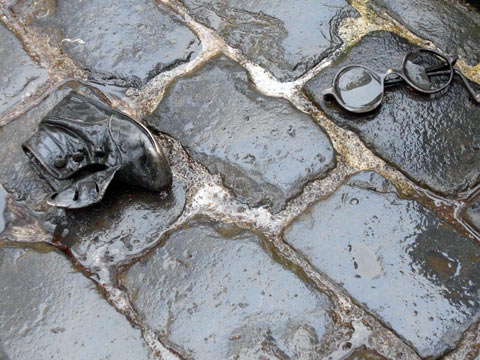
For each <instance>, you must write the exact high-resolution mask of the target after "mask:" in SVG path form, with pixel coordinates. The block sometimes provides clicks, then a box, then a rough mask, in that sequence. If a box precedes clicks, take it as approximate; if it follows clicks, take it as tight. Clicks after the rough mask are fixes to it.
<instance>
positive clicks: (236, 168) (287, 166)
mask: <svg viewBox="0 0 480 360" xmlns="http://www.w3.org/2000/svg"><path fill="white" fill-rule="evenodd" d="M147 121H148V123H149V124H150V125H151V126H153V127H154V128H156V129H158V130H160V131H165V132H167V133H169V134H171V135H173V136H174V137H176V138H178V139H179V140H180V142H181V143H182V144H183V145H184V146H185V147H186V148H187V150H188V152H189V154H190V155H191V156H192V157H193V158H194V159H195V160H197V161H199V162H201V163H202V164H204V165H205V166H206V167H207V168H208V169H209V170H210V171H211V172H214V173H220V174H221V175H222V176H223V179H224V183H225V185H226V186H227V187H229V188H231V189H233V191H234V192H235V194H236V195H237V196H238V197H239V198H240V199H241V200H242V201H246V202H247V203H248V204H250V205H252V206H259V205H267V206H269V207H271V208H272V209H273V210H274V211H278V210H280V209H281V208H282V207H283V206H284V205H285V203H286V201H287V200H288V199H289V198H291V197H292V196H294V195H296V194H298V193H299V192H300V191H301V189H302V187H303V186H304V185H305V183H306V182H308V181H310V180H312V179H315V178H318V177H319V176H322V175H324V174H325V173H326V172H327V171H328V170H329V169H330V168H332V167H333V166H334V151H333V148H332V145H331V143H330V140H329V139H328V137H327V136H326V135H325V133H324V132H323V131H322V130H321V129H320V127H318V126H317V125H316V124H315V123H314V122H313V119H312V118H311V117H310V116H308V115H306V114H304V113H301V112H300V111H298V110H296V109H294V108H293V107H292V105H291V104H290V103H289V102H287V101H286V100H283V99H278V98H272V97H267V96H264V95H262V94H260V93H258V92H257V91H255V90H253V89H251V88H250V86H249V83H248V77H247V74H246V71H245V70H244V69H243V68H242V67H241V66H240V65H238V64H236V63H235V62H233V61H231V60H229V59H227V58H225V57H219V58H216V59H214V60H212V61H211V62H209V63H207V65H205V66H204V67H203V68H202V69H201V70H199V71H198V72H196V73H194V74H193V75H191V76H189V77H185V78H182V79H180V80H177V81H176V82H175V84H174V85H173V86H172V87H171V88H170V89H169V91H168V93H167V94H166V95H165V97H164V99H163V100H162V102H161V103H160V105H159V106H158V108H157V109H156V110H155V111H154V113H153V114H152V115H151V116H150V117H148V118H147Z"/></svg>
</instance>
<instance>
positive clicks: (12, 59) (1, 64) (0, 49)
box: [0, 24, 48, 114]
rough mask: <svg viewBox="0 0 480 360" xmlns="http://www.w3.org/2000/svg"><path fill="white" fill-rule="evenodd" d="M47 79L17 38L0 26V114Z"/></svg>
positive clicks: (46, 74) (45, 73)
mask: <svg viewBox="0 0 480 360" xmlns="http://www.w3.org/2000/svg"><path fill="white" fill-rule="evenodd" d="M47 78H48V72H47V70H45V69H43V68H41V67H40V66H39V65H37V64H36V63H34V62H33V61H32V60H31V59H30V57H29V56H28V54H27V53H26V52H25V50H24V49H23V45H22V43H21V42H20V40H18V39H17V37H16V36H15V35H14V34H13V33H11V32H10V31H9V30H8V29H7V28H5V26H3V25H2V24H0V79H1V81H0V114H1V113H3V112H5V111H6V110H8V109H9V108H11V107H12V106H14V105H15V104H17V103H18V102H20V101H21V100H22V99H23V98H24V97H25V96H28V95H30V94H31V93H32V92H33V91H35V90H36V89H37V88H38V87H39V86H40V85H42V84H43V83H44V82H45V81H46V80H47Z"/></svg>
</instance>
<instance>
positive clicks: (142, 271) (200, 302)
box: [121, 219, 331, 359]
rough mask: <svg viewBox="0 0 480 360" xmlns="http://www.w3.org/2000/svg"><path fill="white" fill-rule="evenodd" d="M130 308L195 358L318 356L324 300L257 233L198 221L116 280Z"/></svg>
mask: <svg viewBox="0 0 480 360" xmlns="http://www.w3.org/2000/svg"><path fill="white" fill-rule="evenodd" d="M121 283H122V285H123V286H125V287H126V288H127V290H128V291H129V294H130V296H131V298H132V300H133V303H134V306H135V307H136V309H137V310H138V311H139V312H140V313H141V314H142V315H143V316H144V317H145V319H146V321H147V322H148V323H149V324H150V326H152V327H153V328H154V329H156V330H157V331H158V332H159V333H161V334H162V336H163V337H164V338H166V339H167V340H168V341H170V342H173V343H175V344H177V345H178V346H179V347H182V348H183V350H181V352H182V353H183V355H186V356H191V357H193V358H195V359H227V358H229V359H270V358H272V359H273V358H275V359H279V358H280V359H290V358H294V359H317V358H318V356H320V355H321V354H322V352H321V346H322V338H323V336H324V334H325V333H326V331H327V329H328V327H329V324H330V322H331V320H330V317H329V315H328V311H329V309H330V302H329V300H328V298H327V297H326V296H325V295H323V294H321V293H318V292H316V291H314V290H312V289H311V288H309V287H308V286H307V285H305V284H304V283H303V282H302V281H301V280H300V279H299V278H297V277H296V275H294V273H293V272H291V271H289V270H287V269H285V268H283V267H282V266H281V265H280V264H278V263H276V262H275V261H273V260H272V258H271V257H270V256H269V255H268V254H267V253H265V252H264V251H263V249H262V248H261V246H260V244H259V238H258V237H257V236H255V235H254V234H252V233H249V232H245V231H243V230H240V229H238V228H236V227H233V226H231V225H226V224H212V223H209V222H207V221H206V220H200V219H197V221H194V222H191V223H190V224H189V225H188V226H186V227H183V228H181V229H179V230H177V231H176V232H174V233H172V234H171V236H170V237H169V238H168V239H167V240H166V243H165V244H164V245H163V246H162V247H159V248H157V249H156V250H155V251H153V252H152V253H151V254H150V255H149V256H148V257H147V258H145V259H143V260H141V261H140V262H137V263H135V264H134V265H133V266H132V267H131V268H130V269H129V270H128V271H127V272H126V273H125V274H124V275H123V277H122V279H121Z"/></svg>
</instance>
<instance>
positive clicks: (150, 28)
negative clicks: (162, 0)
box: [13, 0, 200, 87]
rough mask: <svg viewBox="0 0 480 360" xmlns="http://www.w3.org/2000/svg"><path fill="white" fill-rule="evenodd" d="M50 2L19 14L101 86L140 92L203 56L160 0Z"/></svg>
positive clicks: (21, 9) (189, 33) (195, 41)
mask: <svg viewBox="0 0 480 360" xmlns="http://www.w3.org/2000/svg"><path fill="white" fill-rule="evenodd" d="M45 2H47V3H51V2H49V1H48V0H45V1H40V2H35V4H28V2H27V3H26V4H18V5H17V6H16V7H13V9H14V11H16V12H18V13H20V14H23V16H25V17H27V18H29V19H30V21H32V23H33V25H34V26H37V27H38V28H40V29H42V30H43V31H44V32H45V33H46V34H48V35H49V36H50V37H51V38H52V39H53V41H56V42H57V43H58V44H59V45H61V47H62V49H63V50H64V51H65V52H66V53H67V54H68V55H69V56H70V57H71V58H73V59H74V60H75V61H76V62H77V63H78V64H79V65H80V66H81V67H83V68H85V69H87V70H90V71H91V72H92V78H93V79H96V80H98V81H102V82H103V81H106V82H110V83H115V84H117V85H121V86H135V87H139V86H141V85H142V84H144V83H145V82H146V81H147V80H149V79H150V78H152V77H153V76H155V75H157V74H158V73H161V72H163V71H165V70H168V69H171V68H174V67H176V66H178V65H179V64H181V63H184V62H187V61H189V60H190V59H191V58H193V57H194V56H196V55H197V54H198V52H199V50H200V42H199V40H198V38H197V37H196V36H195V34H194V33H193V32H192V31H191V30H190V29H189V28H188V27H187V26H185V25H184V24H182V23H181V22H180V21H179V20H178V19H177V18H176V17H175V16H174V14H173V12H172V11H171V10H170V9H168V8H167V7H165V6H163V5H161V4H157V3H156V2H155V1H154V0H141V1H135V2H134V3H132V2H131V1H129V0H106V1H105V0H96V1H65V0H62V1H57V2H56V6H47V5H46V4H44V3H45ZM42 5H43V6H42ZM32 6H34V7H37V8H39V9H38V11H35V10H33V9H32ZM41 10H42V11H41ZM35 16H36V18H35Z"/></svg>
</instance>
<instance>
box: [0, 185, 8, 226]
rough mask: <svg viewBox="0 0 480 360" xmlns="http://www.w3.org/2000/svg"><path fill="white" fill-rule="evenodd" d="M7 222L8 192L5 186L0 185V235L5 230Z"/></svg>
mask: <svg viewBox="0 0 480 360" xmlns="http://www.w3.org/2000/svg"><path fill="white" fill-rule="evenodd" d="M7 222H8V218H7V192H6V191H5V189H4V188H3V186H1V185H0V234H1V233H2V232H3V230H5V224H6V223H7Z"/></svg>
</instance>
